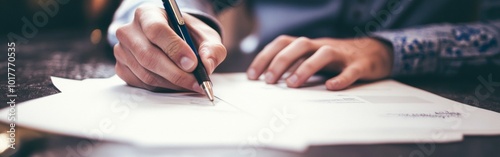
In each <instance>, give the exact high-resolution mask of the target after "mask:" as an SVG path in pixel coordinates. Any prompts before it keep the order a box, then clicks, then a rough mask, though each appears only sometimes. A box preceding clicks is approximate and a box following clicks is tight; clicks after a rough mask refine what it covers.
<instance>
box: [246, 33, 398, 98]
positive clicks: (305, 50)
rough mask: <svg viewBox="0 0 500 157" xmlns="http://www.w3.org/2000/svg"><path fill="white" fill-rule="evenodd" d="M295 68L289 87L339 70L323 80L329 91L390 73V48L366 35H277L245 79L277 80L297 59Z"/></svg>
mask: <svg viewBox="0 0 500 157" xmlns="http://www.w3.org/2000/svg"><path fill="white" fill-rule="evenodd" d="M301 59H305V60H304V61H303V62H301V63H300V64H299V65H298V67H297V69H295V70H294V71H292V73H291V74H290V76H289V77H288V78H286V84H287V86H288V87H292V88H297V87H300V86H301V85H302V84H304V83H305V82H306V81H307V79H308V78H309V77H311V76H312V75H314V74H315V73H317V72H322V73H330V74H333V73H338V72H340V74H338V75H337V76H335V77H333V78H331V79H329V80H327V81H326V82H325V85H326V88H327V89H328V90H342V89H345V88H347V87H348V86H349V85H351V84H352V83H354V82H355V81H356V80H377V79H382V78H386V77H388V76H389V74H390V71H391V68H392V49H391V48H389V47H388V46H387V45H385V44H384V43H382V42H381V41H379V40H377V39H373V38H369V37H364V38H356V39H334V38H318V39H308V38H305V37H299V38H297V37H291V36H280V37H278V38H276V39H275V40H274V41H272V42H271V43H269V44H268V45H267V46H266V47H265V48H264V49H263V50H262V51H261V52H260V53H259V54H258V55H257V57H256V58H255V59H254V61H253V62H252V64H251V65H250V67H249V69H248V70H247V75H248V78H249V79H251V80H256V79H259V76H260V75H262V74H263V73H265V75H264V76H265V81H266V82H267V83H269V84H274V83H276V82H277V81H278V80H279V79H280V78H281V77H282V75H283V74H284V73H285V72H286V71H287V70H289V69H290V68H291V67H292V66H293V65H294V64H295V63H296V62H298V61H300V60H301Z"/></svg>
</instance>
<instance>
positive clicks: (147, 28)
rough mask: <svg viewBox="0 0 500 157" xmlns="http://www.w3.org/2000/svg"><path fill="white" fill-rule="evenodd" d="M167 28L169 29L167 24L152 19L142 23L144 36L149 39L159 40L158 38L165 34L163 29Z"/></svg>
mask: <svg viewBox="0 0 500 157" xmlns="http://www.w3.org/2000/svg"><path fill="white" fill-rule="evenodd" d="M167 29H169V27H168V25H167V24H164V23H160V22H156V21H153V22H150V23H146V24H145V25H144V28H143V31H144V34H145V35H146V37H148V38H149V40H151V41H158V40H161V39H160V38H161V37H162V35H164V34H165V33H164V31H165V30H167Z"/></svg>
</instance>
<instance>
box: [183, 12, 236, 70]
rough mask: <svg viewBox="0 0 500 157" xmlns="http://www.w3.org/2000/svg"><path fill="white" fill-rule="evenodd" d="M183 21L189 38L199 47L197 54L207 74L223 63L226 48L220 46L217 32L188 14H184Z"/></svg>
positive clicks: (220, 42) (220, 41)
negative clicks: (189, 34) (189, 33)
mask: <svg viewBox="0 0 500 157" xmlns="http://www.w3.org/2000/svg"><path fill="white" fill-rule="evenodd" d="M184 19H185V20H186V21H188V22H189V23H186V25H187V27H188V29H189V30H191V37H192V38H193V40H194V42H195V43H197V44H196V45H200V46H199V50H198V53H199V55H200V58H201V60H202V62H203V65H204V66H205V68H206V70H207V72H208V73H209V74H211V73H213V71H214V70H215V68H216V67H217V66H218V65H219V64H220V63H222V61H224V59H225V58H226V55H227V51H226V48H225V47H224V45H223V44H222V40H221V37H220V35H219V33H218V32H217V31H215V30H214V29H213V28H212V27H210V26H208V25H207V24H205V23H204V22H203V21H201V20H199V19H198V18H195V17H193V16H191V15H189V14H184Z"/></svg>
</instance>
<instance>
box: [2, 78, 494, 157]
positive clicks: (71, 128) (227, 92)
mask: <svg viewBox="0 0 500 157" xmlns="http://www.w3.org/2000/svg"><path fill="white" fill-rule="evenodd" d="M321 80H322V79H321V78H313V79H311V80H310V81H309V84H310V85H311V86H309V87H303V88H298V89H293V88H287V87H286V85H285V84H284V83H283V82H280V83H278V84H277V85H268V84H265V83H264V82H263V81H249V80H247V79H246V76H245V74H243V73H235V74H214V75H213V76H212V81H213V84H214V90H215V91H214V93H215V95H216V97H217V100H216V101H215V105H212V104H211V103H210V102H209V101H208V100H207V98H206V97H205V96H203V95H199V94H193V93H154V92H149V91H146V90H142V89H138V88H133V87H129V86H127V85H126V84H125V83H124V82H123V81H122V80H121V79H120V78H118V77H117V76H114V77H111V78H108V79H87V80H83V81H76V80H68V79H62V78H56V77H53V78H52V81H53V83H54V85H55V86H56V87H57V88H58V89H59V90H61V91H62V93H59V94H55V95H52V96H48V97H43V98H39V99H35V100H31V101H27V102H24V103H21V104H18V106H17V111H18V117H17V118H18V121H16V123H17V125H22V126H25V127H29V128H33V129H37V130H42V131H47V132H52V133H57V134H64V135H71V136H78V137H85V138H91V139H97V140H107V141H118V142H126V143H130V144H135V145H140V146H148V147H200V146H201V147H203V146H230V147H235V149H236V150H240V151H245V149H242V148H247V147H273V148H279V149H287V150H291V151H302V150H304V149H305V148H307V147H308V146H309V145H327V144H359V143H363V144H367V143H401V142H407V143H408V142H450V141H459V140H462V138H463V135H499V134H500V114H498V113H495V112H492V111H488V110H484V109H480V108H476V107H472V106H468V105H464V104H461V103H457V102H454V101H451V100H448V99H445V98H442V97H439V96H437V95H434V94H431V93H428V92H426V91H423V90H419V89H416V88H413V87H410V86H407V85H404V84H401V83H398V82H396V81H393V80H384V81H379V82H374V83H370V84H358V85H354V86H353V87H350V88H349V89H347V90H343V91H335V92H333V91H327V90H326V88H325V87H324V85H323V84H322V81H321ZM7 113H8V111H7V109H3V110H1V111H0V115H1V116H3V117H7V116H6V115H7ZM0 120H1V121H7V119H6V118H2V119H0Z"/></svg>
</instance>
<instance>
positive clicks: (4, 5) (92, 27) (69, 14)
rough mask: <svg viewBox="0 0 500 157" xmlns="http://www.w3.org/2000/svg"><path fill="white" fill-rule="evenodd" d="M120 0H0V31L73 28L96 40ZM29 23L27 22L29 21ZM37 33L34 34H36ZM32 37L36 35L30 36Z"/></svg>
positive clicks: (100, 38) (5, 32)
mask: <svg viewBox="0 0 500 157" xmlns="http://www.w3.org/2000/svg"><path fill="white" fill-rule="evenodd" d="M120 2H121V0H1V1H0V16H1V19H0V21H1V22H0V34H4V35H2V38H3V39H5V38H6V35H8V34H9V33H14V34H17V35H21V36H22V34H23V32H22V29H23V26H24V25H26V24H28V25H31V24H32V25H34V26H35V27H36V29H37V30H38V33H45V32H50V31H60V30H77V31H78V32H79V33H84V34H88V35H89V39H90V38H92V39H91V41H92V43H95V44H97V43H100V42H102V41H105V40H102V39H105V33H106V30H107V27H108V25H109V24H110V22H111V20H112V17H113V13H114V11H115V10H116V8H117V7H118V5H119V4H120ZM30 23H31V24H30ZM82 31H83V32H82ZM38 33H37V34H38ZM33 38H36V36H34V37H33Z"/></svg>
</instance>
